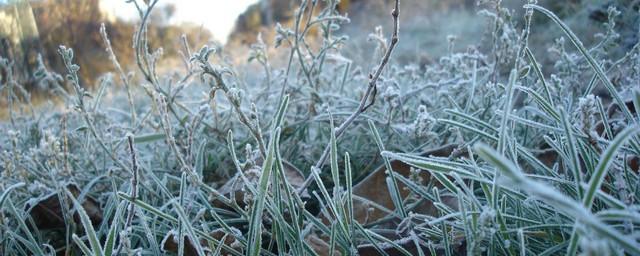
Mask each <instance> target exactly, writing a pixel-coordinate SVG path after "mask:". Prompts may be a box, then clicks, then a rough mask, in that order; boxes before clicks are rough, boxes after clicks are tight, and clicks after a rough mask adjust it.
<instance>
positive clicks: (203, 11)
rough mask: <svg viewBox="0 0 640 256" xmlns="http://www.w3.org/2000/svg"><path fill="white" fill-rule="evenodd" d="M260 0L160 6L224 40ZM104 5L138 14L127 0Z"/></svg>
mask: <svg viewBox="0 0 640 256" xmlns="http://www.w3.org/2000/svg"><path fill="white" fill-rule="evenodd" d="M0 1H2V0H0ZM138 1H139V2H140V3H141V2H142V1H140V0H138ZM256 2H258V0H159V2H158V6H159V7H161V6H162V5H164V4H168V3H171V4H174V5H175V6H176V13H175V14H174V16H173V18H172V19H171V21H170V22H171V23H173V24H179V23H182V22H190V23H194V24H197V25H202V26H203V27H205V28H207V29H209V31H211V32H212V33H213V36H214V37H215V38H216V39H217V40H219V41H221V42H222V43H224V42H226V40H227V36H228V35H229V33H231V30H232V29H233V25H234V24H235V21H236V18H237V17H238V15H240V14H241V13H242V12H244V11H245V10H246V9H247V7H249V5H251V4H253V3H256ZM100 5H101V7H102V8H103V10H105V11H107V12H109V13H111V14H113V15H115V16H118V17H121V18H123V19H126V20H130V19H134V18H137V14H136V10H135V7H133V5H132V4H127V3H126V0H101V3H100Z"/></svg>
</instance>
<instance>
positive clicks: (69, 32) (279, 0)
mask: <svg viewBox="0 0 640 256" xmlns="http://www.w3.org/2000/svg"><path fill="white" fill-rule="evenodd" d="M145 1H146V0H145ZM145 1H143V0H137V3H138V4H140V5H144V4H145ZM132 2H135V1H127V0H33V1H28V0H0V56H2V57H3V58H6V59H9V60H11V61H13V62H14V65H13V68H14V72H13V74H14V76H16V80H17V81H21V82H22V83H23V84H24V86H25V88H27V89H28V90H30V91H33V92H35V93H36V94H37V93H42V92H38V88H37V86H35V85H36V84H37V81H34V79H35V78H34V76H33V73H34V72H35V71H36V69H37V66H38V56H42V62H43V64H44V65H45V66H47V67H48V68H49V69H50V70H52V71H55V72H58V73H64V70H63V65H62V61H61V58H60V57H59V55H58V53H57V49H58V46H59V45H66V46H68V47H71V48H73V49H74V50H75V52H76V54H75V55H76V58H77V62H78V64H79V65H80V66H81V70H80V71H81V79H82V82H83V86H85V87H89V88H91V87H94V85H95V84H96V81H97V79H98V78H99V77H100V76H101V75H102V74H104V73H105V72H110V71H112V69H113V67H112V65H111V62H110V61H109V59H108V56H107V53H106V52H105V50H104V48H105V46H104V43H103V41H102V39H101V37H100V33H99V27H100V24H101V23H105V24H106V28H107V33H108V34H109V37H110V39H111V42H112V45H113V48H114V51H115V53H116V55H117V57H118V59H119V60H120V62H121V64H122V65H123V66H124V67H125V70H132V71H134V70H135V68H134V67H133V64H134V54H133V49H132V37H133V34H134V29H135V28H136V26H137V24H138V23H139V21H140V18H139V13H138V11H137V10H136V8H135V6H134V3H132ZM300 2H301V1H300V0H160V1H159V3H158V6H157V7H156V9H155V11H154V12H153V14H152V16H151V18H150V20H151V22H150V28H149V37H150V41H151V46H152V47H153V48H156V47H162V48H163V52H164V55H163V61H162V63H160V67H161V70H174V69H175V68H176V67H177V66H178V65H181V63H180V57H179V52H178V51H177V49H180V38H181V35H183V34H184V35H186V37H187V38H188V41H189V44H190V46H191V47H192V49H199V48H200V47H201V46H203V45H210V46H215V47H217V48H218V49H219V50H220V51H219V52H220V53H221V54H222V55H224V56H226V58H227V59H228V60H229V63H232V64H234V65H246V64H247V56H248V52H249V47H250V45H251V44H253V43H255V42H256V39H257V35H258V34H261V35H262V38H263V39H264V41H265V43H266V44H267V46H268V47H269V51H268V52H269V53H270V54H273V55H274V57H273V58H272V59H273V60H274V65H276V66H277V65H278V64H279V63H278V62H279V61H281V62H282V61H286V58H278V52H281V53H282V54H286V51H277V50H275V49H274V47H273V44H274V43H273V42H274V34H275V30H274V27H275V25H276V23H281V24H282V25H283V26H285V27H287V26H292V19H293V13H294V11H295V9H296V7H297V4H299V3H300ZM390 2H391V1H388V0H342V1H341V2H340V5H339V8H340V11H342V12H345V13H348V15H349V18H350V19H351V23H350V24H348V25H347V26H345V27H344V28H343V30H342V33H343V34H345V35H349V37H350V38H351V40H349V41H348V42H349V43H348V45H347V46H345V47H348V49H349V51H345V53H344V54H345V56H347V57H349V58H352V59H353V60H354V61H355V62H356V63H359V64H361V63H367V62H369V61H371V60H372V57H374V56H370V55H371V54H370V52H372V51H371V50H372V48H373V47H375V44H373V43H368V42H367V37H368V35H369V33H372V32H373V31H374V28H375V27H376V26H378V25H382V27H383V31H386V32H388V31H389V26H390V23H391V22H389V21H390V20H389V19H390V18H389V15H388V12H389V10H390V9H391V8H390V6H389V5H390ZM495 2H497V1H490V0H481V1H476V0H447V1H441V0H404V1H403V5H402V6H403V8H402V11H403V12H404V15H402V16H401V17H402V21H401V22H402V23H401V27H402V31H401V33H402V34H403V35H402V43H401V44H400V45H399V48H398V49H399V51H397V52H396V54H397V57H396V60H397V61H399V62H401V63H418V64H419V65H421V66H423V64H427V63H429V62H433V61H437V59H438V58H439V57H441V56H443V55H444V54H448V53H449V52H450V51H464V50H465V49H467V48H469V47H478V48H480V45H485V46H486V45H491V44H490V43H486V42H485V41H483V40H487V38H488V37H487V36H486V35H487V31H489V32H490V31H491V28H490V24H491V21H490V17H485V16H483V15H478V11H479V10H481V9H484V8H491V4H492V3H494V4H495ZM525 2H526V1H523V0H505V1H503V5H505V6H508V7H509V8H511V9H512V10H513V12H520V11H522V8H521V6H522V5H523V4H524V3H525ZM539 2H540V4H541V5H543V6H545V7H547V8H550V9H551V10H553V11H554V12H556V13H557V14H558V15H559V16H561V18H563V19H564V20H565V21H566V22H567V23H568V24H569V25H570V26H571V27H572V29H573V31H575V32H576V33H577V34H578V35H579V36H581V35H594V34H596V33H594V30H595V32H598V31H600V32H603V31H604V30H605V28H604V25H603V22H606V20H607V6H609V5H613V4H615V5H616V6H617V7H618V9H619V10H620V11H622V15H621V17H620V20H619V21H618V24H616V29H617V30H618V32H619V33H620V34H621V35H622V37H623V45H627V46H631V45H633V44H635V42H636V41H637V37H638V25H637V24H638V8H637V6H638V3H637V2H638V1H633V0H618V1H597V0H582V1H581V0H566V1H552V0H542V1H539ZM537 18H538V19H539V20H536V22H534V26H535V27H534V30H535V31H533V33H534V36H532V38H531V42H532V44H533V45H535V47H532V48H533V49H534V50H536V51H539V52H541V53H543V54H544V53H545V51H546V49H547V48H548V45H550V44H552V43H553V42H554V39H555V38H558V37H560V36H561V34H560V33H561V32H560V31H559V30H557V29H553V28H549V27H551V26H547V25H548V22H549V21H548V20H546V19H542V18H541V17H540V16H538V17H537ZM513 22H515V23H521V21H519V20H517V21H513ZM582 39H583V41H584V42H585V43H586V44H587V45H589V44H591V43H593V42H595V41H596V39H597V38H593V37H592V38H582ZM480 50H482V49H480ZM543 61H544V60H543ZM163 67H164V68H163ZM3 72H4V71H3ZM0 75H3V74H0ZM2 77H5V75H3V76H2ZM44 93H45V94H46V92H44ZM0 101H1V100H0Z"/></svg>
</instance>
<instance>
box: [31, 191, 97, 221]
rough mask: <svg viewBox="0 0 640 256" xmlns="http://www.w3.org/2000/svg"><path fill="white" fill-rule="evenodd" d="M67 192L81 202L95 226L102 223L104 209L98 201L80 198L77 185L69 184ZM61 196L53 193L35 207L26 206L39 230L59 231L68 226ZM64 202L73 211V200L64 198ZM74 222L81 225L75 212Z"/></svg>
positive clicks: (86, 197) (87, 197) (85, 197)
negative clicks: (58, 229)
mask: <svg viewBox="0 0 640 256" xmlns="http://www.w3.org/2000/svg"><path fill="white" fill-rule="evenodd" d="M67 190H69V192H71V193H72V194H73V196H74V197H76V198H77V199H78V200H79V201H80V203H81V204H82V208H84V210H85V211H86V212H87V215H89V218H90V219H91V223H92V224H93V225H97V224H100V223H101V222H102V209H101V208H100V204H99V203H98V201H96V200H95V199H93V198H91V197H89V196H83V197H82V198H79V196H80V192H81V191H80V189H79V188H78V186H77V185H76V184H73V183H70V184H68V185H67ZM59 194H60V193H58V192H54V193H51V194H49V195H48V196H46V197H45V198H44V199H42V200H39V201H38V202H37V203H35V204H34V205H27V206H26V207H27V209H28V210H27V211H28V212H29V215H30V216H31V218H32V219H33V222H34V223H35V225H36V227H38V229H57V228H64V227H66V226H67V225H66V224H65V221H64V215H63V210H62V204H61V203H60V198H59V197H58V196H59ZM64 200H65V201H66V203H67V205H68V209H70V210H71V209H73V207H72V204H71V200H70V199H69V198H64ZM73 220H74V221H75V222H76V223H80V216H79V215H78V213H77V212H74V214H73Z"/></svg>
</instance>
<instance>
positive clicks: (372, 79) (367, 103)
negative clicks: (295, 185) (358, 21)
mask: <svg viewBox="0 0 640 256" xmlns="http://www.w3.org/2000/svg"><path fill="white" fill-rule="evenodd" d="M399 16H400V0H396V1H395V7H394V9H393V11H391V17H392V18H393V34H392V35H391V44H390V45H389V47H388V48H387V50H386V52H385V53H384V56H383V57H382V60H381V61H380V64H379V65H378V68H377V69H376V70H375V72H373V74H369V86H368V87H367V91H366V92H365V93H364V95H363V96H362V99H361V100H360V104H359V105H358V108H357V109H356V110H355V111H354V112H353V113H351V115H350V116H349V117H348V118H347V119H346V120H344V122H343V123H342V124H341V125H340V126H339V127H338V128H336V131H335V132H336V139H338V138H340V136H341V135H342V134H343V133H344V132H345V131H346V129H347V128H348V127H349V126H350V125H351V124H352V123H353V121H355V120H356V118H358V116H360V114H362V113H363V112H364V111H366V110H367V109H368V108H369V107H371V106H372V105H373V104H374V103H375V97H376V94H377V83H378V79H379V78H380V75H381V74H382V71H383V70H384V67H385V66H386V65H387V63H389V59H390V58H391V53H392V52H393V49H394V48H395V47H396V45H397V44H398V41H399V40H400V39H399V37H398V33H399V31H400V25H399V22H398V17H399ZM332 128H333V127H332ZM330 149H331V143H330V142H329V143H327V146H326V147H325V149H324V152H322V156H320V159H319V160H318V162H317V163H316V164H315V166H314V168H312V171H313V170H314V169H318V170H321V168H322V166H323V165H324V163H325V162H326V160H327V157H328V156H329V151H330ZM312 180H313V176H311V175H309V177H307V179H306V180H305V181H304V183H303V184H302V186H301V187H300V189H299V190H298V194H302V193H304V192H305V191H306V189H307V187H308V186H309V185H310V184H311V181H312Z"/></svg>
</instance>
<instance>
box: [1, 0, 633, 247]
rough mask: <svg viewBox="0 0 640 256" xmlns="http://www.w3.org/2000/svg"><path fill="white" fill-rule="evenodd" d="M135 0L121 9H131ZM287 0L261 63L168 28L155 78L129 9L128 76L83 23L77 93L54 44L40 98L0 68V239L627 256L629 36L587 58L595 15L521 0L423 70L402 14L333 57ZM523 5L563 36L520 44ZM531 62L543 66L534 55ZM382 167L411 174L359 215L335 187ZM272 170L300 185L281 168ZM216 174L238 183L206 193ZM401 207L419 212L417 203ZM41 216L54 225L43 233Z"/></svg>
mask: <svg viewBox="0 0 640 256" xmlns="http://www.w3.org/2000/svg"><path fill="white" fill-rule="evenodd" d="M156 2H157V1H150V4H149V5H145V4H142V3H141V4H140V5H136V7H137V8H138V9H139V10H140V13H141V15H142V18H143V21H146V18H147V17H148V13H149V12H150V11H151V10H152V9H153V7H154V5H155V3H156ZM301 3H302V5H301V6H300V7H299V9H298V11H297V12H296V16H295V23H294V27H291V28H287V27H283V26H278V27H277V28H276V31H277V34H278V36H277V38H276V43H275V46H277V49H276V50H277V51H283V52H285V53H287V54H285V55H286V56H288V58H289V59H288V61H285V63H287V65H285V66H282V67H276V66H272V65H271V63H272V62H271V61H270V60H269V56H268V54H267V53H268V52H269V50H270V48H271V47H273V46H270V45H268V44H265V43H264V42H262V41H259V43H257V44H256V45H254V46H253V47H252V48H251V54H250V56H251V59H250V60H249V61H256V62H257V63H258V64H259V65H260V66H261V67H262V68H261V69H260V70H259V71H256V70H246V71H243V70H240V71H239V70H236V69H235V68H234V67H233V66H229V65H228V64H227V62H225V61H224V58H223V55H222V53H219V52H216V49H214V48H211V47H208V46H205V47H202V48H200V50H198V51H195V52H194V51H192V50H191V48H192V46H190V45H189V42H188V40H187V39H186V38H183V40H182V45H180V46H179V47H180V50H181V51H182V53H183V55H184V56H185V58H184V67H176V69H175V72H173V73H169V74H166V75H162V76H160V75H158V74H157V72H156V71H155V68H156V64H157V62H158V61H161V59H160V57H161V53H162V51H161V50H156V49H149V46H148V45H147V44H146V39H145V38H146V34H145V26H144V24H145V22H143V23H142V24H143V25H142V26H140V29H139V31H138V32H137V34H136V35H135V36H134V48H135V52H136V57H137V61H138V69H137V70H135V71H134V72H135V74H136V76H132V75H129V74H128V73H127V71H125V70H122V68H121V67H120V65H119V64H118V61H117V56H115V55H114V53H113V52H112V51H110V50H109V48H110V47H109V42H108V35H107V34H106V32H105V31H104V30H102V31H101V32H102V34H103V37H104V41H105V47H106V48H107V51H108V52H109V54H110V55H111V57H112V61H113V64H114V71H115V75H110V76H105V78H104V79H103V80H102V83H101V85H100V87H99V88H98V89H97V90H96V91H86V90H84V89H83V86H82V85H81V84H80V79H79V78H78V70H79V68H81V67H79V66H77V65H76V64H74V57H75V56H74V54H73V50H72V49H68V48H65V47H63V46H61V47H60V49H59V53H60V56H61V58H63V59H64V63H65V66H66V68H67V71H68V73H67V74H66V76H65V77H64V78H63V77H62V76H61V75H58V74H54V73H52V72H49V71H47V69H46V68H45V67H44V66H42V68H41V70H40V72H38V74H37V75H38V78H39V81H40V83H41V84H40V86H42V87H47V88H50V89H51V91H52V92H54V93H55V94H56V95H57V96H58V97H60V98H61V99H62V101H63V104H62V105H63V106H64V108H63V110H61V111H51V110H50V111H46V110H45V111H31V110H30V108H29V107H28V106H29V105H30V103H29V100H28V99H29V97H28V93H27V92H25V91H24V90H23V89H22V87H21V84H20V82H19V81H15V80H13V79H12V78H11V76H7V77H6V78H5V79H4V80H3V81H7V82H6V83H4V84H2V85H1V87H0V91H1V92H2V93H3V94H4V95H6V96H7V97H8V104H9V105H8V106H9V109H8V112H9V114H10V118H9V119H8V120H7V121H6V122H4V123H2V124H0V126H1V127H2V131H3V132H2V134H1V135H0V151H1V152H0V157H1V159H2V165H1V166H0V171H1V174H0V175H1V181H0V188H1V191H2V192H1V193H0V217H1V218H0V254H2V255H44V254H49V255H50V254H56V253H57V254H63V253H68V254H69V255H80V254H91V255H112V254H141V255H158V254H164V253H175V254H178V255H183V254H185V255H191V254H193V255H203V254H220V253H224V254H231V255H243V254H247V255H272V254H290V255H314V254H321V255H329V254H330V253H332V252H339V253H341V254H343V255H351V254H356V253H362V254H365V248H367V247H368V248H371V247H372V248H373V251H374V252H377V253H380V254H384V253H388V254H406V255H411V254H418V255H434V254H437V255H458V254H470V255H476V254H487V255H494V254H507V255H556V254H567V255H574V254H576V253H582V254H585V255H605V254H612V255H625V254H628V255H640V243H639V242H638V241H639V239H640V233H639V232H637V231H636V228H640V227H639V226H638V225H639V224H640V212H639V209H640V208H639V205H638V201H637V200H638V198H639V196H640V191H639V187H640V186H639V185H640V179H639V177H638V161H639V160H638V157H639V156H640V139H639V138H640V137H639V136H638V135H639V133H640V93H639V91H638V83H639V82H640V58H639V57H638V56H639V55H638V47H637V46H636V47H633V48H632V49H630V50H629V52H628V53H627V54H626V55H625V56H623V57H622V58H619V59H612V58H613V57H612V56H610V55H609V54H608V52H609V50H611V49H615V48H616V46H617V42H618V37H617V34H616V32H615V29H614V28H615V18H616V11H615V10H614V9H610V11H609V21H608V23H607V24H608V26H605V29H606V30H607V31H605V32H604V33H603V34H602V35H603V36H602V37H601V39H602V42H601V43H600V44H597V45H595V46H593V47H591V48H587V46H585V45H583V44H582V43H581V41H580V37H581V36H583V35H575V34H574V33H573V32H572V30H571V28H569V27H567V26H566V25H565V24H564V23H563V22H562V21H561V20H559V19H558V18H557V17H556V16H555V15H554V14H553V13H551V12H550V11H548V10H546V9H545V8H543V7H541V6H537V5H534V4H530V5H526V6H524V8H525V10H526V13H525V16H524V17H513V16H512V15H511V14H512V13H511V12H510V11H509V10H507V9H504V8H500V6H497V7H496V8H489V9H487V10H486V11H483V12H482V15H484V16H486V17H488V19H487V21H488V23H489V27H490V30H489V31H488V32H487V36H488V38H490V39H491V40H488V42H490V43H491V44H490V45H488V46H485V47H483V48H486V49H489V50H488V51H487V52H481V51H479V50H474V49H473V48H470V50H468V51H466V52H454V51H450V52H449V53H448V54H446V55H445V56H444V57H442V58H441V59H440V60H439V61H438V62H437V63H434V64H429V65H428V66H424V67H423V66H417V65H399V64H397V63H396V62H394V60H393V50H394V47H395V45H396V43H400V44H402V42H403V41H402V40H403V36H402V27H401V26H400V34H399V41H397V40H396V39H394V38H396V37H395V36H396V33H394V32H397V31H381V29H378V30H373V28H372V31H374V32H373V33H372V34H371V36H370V38H371V41H372V42H373V43H375V44H377V46H378V48H377V51H376V52H374V53H373V56H372V61H371V63H356V62H354V61H352V60H350V59H348V58H346V57H344V56H343V55H342V53H344V52H345V51H349V50H350V49H348V48H345V47H344V42H345V41H346V40H347V37H346V36H343V35H340V34H339V33H340V32H339V27H340V25H341V24H344V23H346V22H348V18H346V17H345V16H342V15H341V14H340V13H337V12H336V11H335V8H332V7H334V5H335V4H336V1H333V0H328V1H323V2H320V1H309V0H304V1H301ZM396 3H397V2H396ZM403 8H410V6H402V7H401V8H400V15H402V10H403ZM311 10H316V11H315V12H313V11H311ZM318 10H320V11H318ZM312 12H313V13H314V16H310V15H309V14H310V13H312ZM394 15H397V12H394ZM535 15H540V16H542V17H544V18H545V19H550V20H551V21H552V23H551V24H553V25H554V26H556V28H557V29H558V30H559V31H562V32H563V33H564V37H563V38H560V39H558V40H556V42H555V43H554V44H553V46H552V48H551V49H549V51H548V54H549V55H548V56H534V54H533V52H534V51H532V49H534V48H535V47H538V46H536V45H529V44H528V41H529V37H535V36H536V30H535V29H534V28H535V26H531V24H530V21H531V19H532V16H535ZM390 22H392V23H393V24H394V25H397V23H396V20H395V19H390ZM516 23H518V24H521V25H518V26H516ZM400 25H401V24H400ZM311 31H313V33H319V36H316V35H315V34H314V35H313V36H315V37H309V33H311ZM385 32H386V33H385ZM312 38H313V39H312ZM448 40H449V43H450V44H451V45H453V44H454V43H455V38H454V37H451V38H449V39H448ZM450 48H453V47H450ZM536 52H537V51H536ZM536 59H545V60H553V61H555V65H554V66H553V67H552V68H549V67H547V68H546V69H545V70H552V71H550V72H543V69H542V67H541V65H540V63H538V62H537V61H536ZM2 66H3V68H5V70H6V71H5V73H6V74H11V73H10V69H9V62H7V61H3V63H2ZM368 69H370V70H368ZM243 73H253V74H255V73H260V74H261V75H262V77H263V79H259V80H254V79H251V80H246V79H245V78H244V77H243V76H242V75H241V74H243ZM613 75H615V77H616V79H615V80H614V79H612V76H613ZM19 101H22V102H19ZM25 106H27V107H25ZM620 106H622V107H620ZM25 109H26V111H23V110H25ZM443 145H453V146H454V147H453V148H454V150H452V151H451V152H449V154H448V155H449V156H448V157H434V156H428V155H424V154H422V153H421V152H425V151H428V150H431V149H434V148H439V147H441V146H443ZM398 161H400V162H403V163H406V164H408V165H410V166H411V167H412V173H414V174H419V173H422V174H427V175H426V177H429V180H423V179H421V178H420V177H419V176H420V175H412V176H410V177H405V176H403V175H399V174H398V173H397V172H395V171H391V172H386V176H387V179H386V184H380V186H381V187H379V188H377V189H380V190H386V189H388V190H389V192H390V195H391V200H392V201H393V206H394V207H393V208H392V209H387V210H388V216H387V217H386V218H383V219H381V220H379V221H376V222H369V223H366V224H365V223H360V222H358V221H357V219H356V217H357V216H356V213H354V208H355V207H354V202H355V200H356V199H357V200H361V201H362V200H364V201H370V203H371V205H372V207H373V206H374V205H375V204H376V203H375V202H376V201H377V200H378V199H377V198H362V197H359V196H357V195H356V193H357V191H354V190H353V188H354V185H355V184H356V183H358V182H359V181H360V180H361V179H362V178H363V177H364V176H365V175H367V174H368V173H370V172H372V171H373V170H374V169H376V167H378V166H385V167H386V168H387V169H391V167H392V166H396V165H393V164H392V163H398ZM291 165H293V166H297V167H298V168H299V169H301V170H302V172H303V174H304V175H305V177H304V178H306V181H303V180H304V179H303V180H294V179H289V178H288V177H289V176H288V172H290V171H291V170H290V169H291V168H292V167H291ZM234 175H235V177H236V178H237V180H239V181H241V182H243V183H241V184H243V185H240V187H241V189H240V190H239V191H238V192H239V193H225V192H220V191H222V190H223V189H224V188H225V187H226V186H223V184H224V183H225V182H226V181H227V180H229V178H230V177H231V176H234ZM249 175H252V176H249ZM423 177H424V175H423ZM69 184H76V185H77V188H78V189H73V186H69ZM402 189H406V190H408V192H409V194H410V195H409V196H408V197H402V196H401V192H403V191H400V190H402ZM234 192H235V191H234ZM236 197H241V198H236ZM45 198H49V199H50V198H57V199H58V200H59V202H62V203H55V204H53V206H52V207H59V208H60V209H59V210H58V211H59V212H60V215H58V216H56V215H55V213H52V212H47V213H46V215H45V216H48V217H49V218H47V219H46V220H42V219H34V218H32V217H31V216H34V215H33V214H32V213H33V212H34V211H36V210H38V209H36V208H34V207H33V206H34V205H39V204H42V203H43V202H46V201H41V200H42V199H45ZM88 198H92V199H91V200H93V201H95V202H96V203H95V204H93V205H91V204H87V202H88V201H89V199H88ZM449 199H453V200H449ZM422 201H429V202H432V204H431V205H432V209H431V210H432V212H435V213H436V214H431V215H429V214H425V212H420V211H419V210H417V209H418V208H417V207H416V206H417V205H418V204H420V203H421V202H422ZM451 202H454V203H451ZM49 206H51V204H50V203H49ZM54 217H58V218H59V219H60V220H58V222H60V223H62V225H60V226H57V227H56V228H45V224H46V223H49V224H51V223H53V219H54ZM98 217H99V218H98ZM96 219H99V221H95V220H96ZM43 221H44V222H45V224H43ZM389 223H391V224H392V225H389ZM318 241H321V242H318ZM169 244H172V245H173V247H172V248H171V246H169ZM183 248H187V249H186V250H183Z"/></svg>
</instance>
